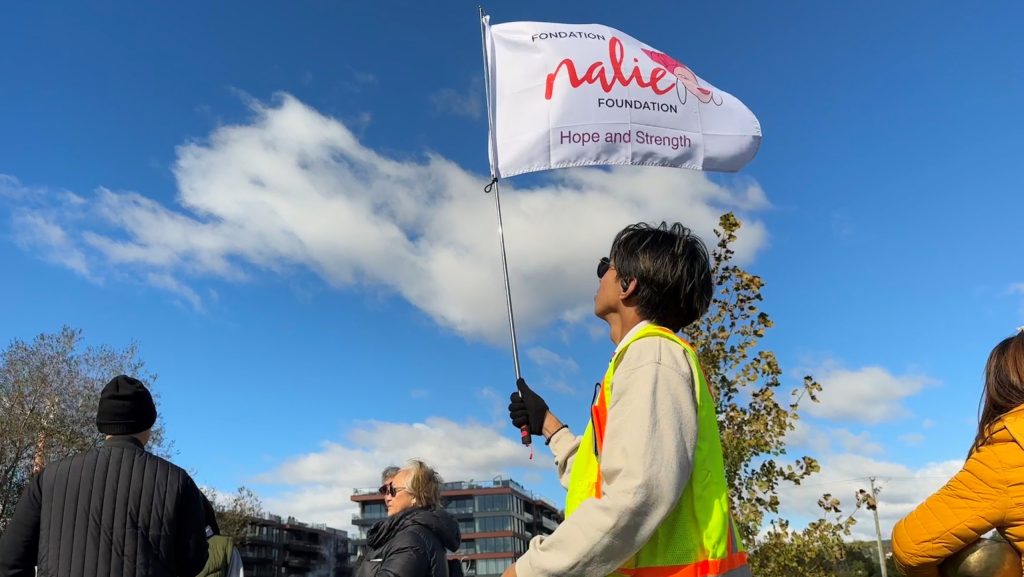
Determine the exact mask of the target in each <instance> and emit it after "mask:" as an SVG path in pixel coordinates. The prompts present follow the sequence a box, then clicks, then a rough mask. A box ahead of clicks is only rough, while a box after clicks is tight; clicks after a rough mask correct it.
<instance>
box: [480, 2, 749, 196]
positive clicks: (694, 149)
mask: <svg viewBox="0 0 1024 577" xmlns="http://www.w3.org/2000/svg"><path fill="white" fill-rule="evenodd" d="M488 20H489V17H485V19H484V26H485V37H486V42H487V53H486V58H487V68H488V72H489V74H488V76H489V78H488V79H487V82H489V89H490V90H489V95H490V102H488V106H489V107H490V108H489V111H491V113H492V114H493V118H492V120H493V122H492V133H491V149H490V159H491V172H492V174H493V175H494V176H496V177H498V178H504V177H509V176H514V175H516V174H523V173H526V172H534V171H537V170H547V169H551V168H567V167H572V166H589V165H597V164H636V165H646V166H669V167H675V168H689V169H694V170H716V171H725V172H734V171H737V170H739V169H740V168H742V167H743V166H744V165H745V164H746V163H747V162H749V161H750V160H751V159H752V158H754V155H755V154H757V148H758V146H759V145H760V143H761V126H760V124H759V123H758V121H757V118H756V117H754V114H753V113H752V112H750V110H749V109H748V108H747V107H746V106H745V105H744V104H743V103H742V102H740V101H739V100H737V99H736V98H735V97H733V96H732V95H730V94H728V93H726V92H722V91H721V90H719V89H717V88H715V87H714V86H712V85H711V84H709V83H708V82H706V81H705V80H703V79H702V78H700V77H699V76H697V75H696V74H695V73H694V72H693V70H691V69H690V68H689V67H688V66H686V65H685V64H683V63H682V62H681V61H679V60H677V59H676V58H674V57H672V56H670V55H668V54H667V53H665V52H662V51H660V50H657V49H655V48H652V47H650V46H648V45H646V44H644V43H642V42H640V41H638V40H636V39H634V38H632V37H631V36H629V35H627V34H623V33H622V32H619V31H618V30H615V29H614V28H609V27H607V26H602V25H600V24H583V25H580V24H554V23H549V22H510V23H506V24H498V25H495V26H490V25H489V22H488Z"/></svg>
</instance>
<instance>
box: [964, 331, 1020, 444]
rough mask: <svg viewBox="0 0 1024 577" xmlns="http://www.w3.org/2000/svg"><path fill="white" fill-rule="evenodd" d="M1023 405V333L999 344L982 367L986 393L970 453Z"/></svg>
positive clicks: (983, 396)
mask: <svg viewBox="0 0 1024 577" xmlns="http://www.w3.org/2000/svg"><path fill="white" fill-rule="evenodd" d="M1021 405H1024V330H1020V331H1018V332H1017V334H1016V335H1014V336H1012V337H1007V338H1005V339H1003V340H1002V342H1000V343H999V344H998V345H996V348H994V349H992V353H991V354H990V355H989V356H988V362H987V363H985V390H984V391H982V393H981V402H980V403H979V405H978V434H977V436H975V437H974V444H973V445H971V451H970V453H973V452H974V451H977V450H978V449H979V448H981V446H982V445H983V444H985V441H987V440H988V438H989V436H990V435H991V434H992V431H991V429H992V425H994V424H995V423H996V421H998V420H999V419H1001V418H1002V417H1003V416H1004V415H1006V413H1009V412H1010V411H1012V410H1014V409H1016V408H1017V407H1019V406H1021Z"/></svg>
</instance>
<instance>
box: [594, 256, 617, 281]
mask: <svg viewBox="0 0 1024 577" xmlns="http://www.w3.org/2000/svg"><path fill="white" fill-rule="evenodd" d="M610 268H615V265H613V264H612V260H611V259H610V258H608V257H606V256H604V257H601V260H600V261H598V263H597V278H604V275H606V274H607V273H608V269H610Z"/></svg>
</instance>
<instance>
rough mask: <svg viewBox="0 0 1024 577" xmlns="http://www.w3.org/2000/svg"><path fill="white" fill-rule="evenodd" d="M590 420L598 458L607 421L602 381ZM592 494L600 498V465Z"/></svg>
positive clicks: (606, 404)
mask: <svg viewBox="0 0 1024 577" xmlns="http://www.w3.org/2000/svg"><path fill="white" fill-rule="evenodd" d="M590 422H591V423H592V424H593V426H594V444H595V445H596V447H595V448H596V449H597V451H596V453H595V456H596V457H598V459H600V457H601V452H602V451H604V427H605V425H606V424H607V423H608V399H607V398H605V395H604V383H601V392H600V393H598V395H597V403H595V404H594V406H593V407H591V408H590ZM594 496H595V497H597V498H598V499H600V498H601V466H600V465H598V467H597V480H595V481H594Z"/></svg>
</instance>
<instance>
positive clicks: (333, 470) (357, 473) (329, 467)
mask: <svg viewBox="0 0 1024 577" xmlns="http://www.w3.org/2000/svg"><path fill="white" fill-rule="evenodd" d="M510 431H511V429H509V430H505V429H501V430H499V429H495V428H492V427H488V426H485V425H481V424H478V423H473V422H468V423H456V422H454V421H451V420H448V419H443V418H429V419H427V420H426V421H424V422H422V423H393V422H382V421H371V422H368V423H366V424H365V425H363V426H362V427H360V428H357V429H355V430H353V431H351V432H350V433H349V434H348V436H347V437H348V438H347V440H346V442H344V443H339V442H333V441H325V442H324V443H322V446H321V449H320V450H318V451H315V452H312V453H308V454H305V455H300V456H297V457H294V458H292V459H290V460H288V461H286V462H285V463H283V464H282V465H280V466H279V467H277V468H276V469H275V470H273V471H271V472H269V473H266V474H264V475H262V476H261V477H260V478H259V479H257V481H258V482H260V483H267V484H273V485H281V486H283V487H284V491H283V493H280V494H278V495H277V496H273V497H269V498H267V499H265V505H266V507H265V508H266V509H267V510H268V511H272V512H274V513H277V514H280V515H293V516H295V517H296V518H298V519H302V520H303V521H308V522H314V523H327V524H328V525H330V526H332V527H337V528H339V529H346V528H347V529H349V530H351V527H349V525H351V521H352V515H353V514H354V513H355V512H356V511H357V510H358V507H356V505H355V504H354V503H352V502H351V500H350V497H351V495H352V491H353V489H354V488H372V487H376V486H377V485H378V484H379V483H380V472H381V470H382V469H384V467H386V466H389V465H396V464H397V465H401V464H404V463H405V462H406V461H407V460H409V459H412V458H417V459H423V460H424V461H426V462H427V463H428V464H430V465H431V466H433V467H435V468H436V469H437V471H438V472H439V473H440V474H441V475H442V477H444V478H445V479H447V480H450V481H468V480H478V481H480V480H491V479H493V478H494V477H496V476H497V475H506V477H507V475H508V473H509V472H510V470H509V468H510V464H513V463H515V464H516V465H515V471H516V472H517V476H519V475H518V473H519V472H525V471H526V470H533V471H541V470H548V469H551V465H550V463H549V462H548V461H547V460H546V459H534V460H528V459H527V455H528V453H527V452H526V450H525V449H524V448H523V446H522V445H521V444H520V443H519V441H518V438H517V437H516V436H515V435H514V434H512V433H514V431H512V432H510Z"/></svg>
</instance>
